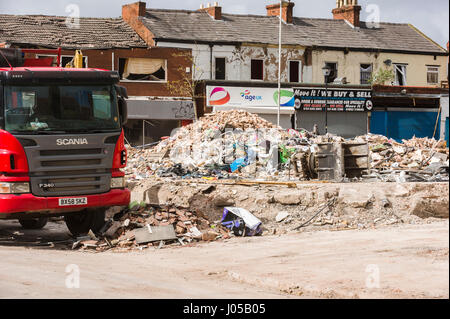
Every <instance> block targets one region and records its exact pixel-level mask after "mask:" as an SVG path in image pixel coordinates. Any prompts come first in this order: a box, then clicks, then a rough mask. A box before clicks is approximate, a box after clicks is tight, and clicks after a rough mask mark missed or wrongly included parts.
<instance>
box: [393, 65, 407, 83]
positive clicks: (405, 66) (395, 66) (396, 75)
mask: <svg viewBox="0 0 450 319" xmlns="http://www.w3.org/2000/svg"><path fill="white" fill-rule="evenodd" d="M393 65H394V74H395V80H394V81H395V85H396V86H407V85H408V69H407V66H408V64H407V63H393ZM399 66H401V67H404V70H405V74H404V76H405V83H404V84H400V82H399V81H398V74H397V67H399Z"/></svg>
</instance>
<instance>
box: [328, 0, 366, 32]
mask: <svg viewBox="0 0 450 319" xmlns="http://www.w3.org/2000/svg"><path fill="white" fill-rule="evenodd" d="M360 13H361V6H359V5H358V0H336V8H335V9H333V19H335V20H347V21H348V22H350V23H351V24H352V25H353V26H354V27H356V28H359V26H360Z"/></svg>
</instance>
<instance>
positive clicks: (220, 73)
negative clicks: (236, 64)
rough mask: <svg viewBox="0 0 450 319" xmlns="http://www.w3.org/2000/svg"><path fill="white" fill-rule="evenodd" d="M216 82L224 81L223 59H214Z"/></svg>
mask: <svg viewBox="0 0 450 319" xmlns="http://www.w3.org/2000/svg"><path fill="white" fill-rule="evenodd" d="M216 80H225V58H216Z"/></svg>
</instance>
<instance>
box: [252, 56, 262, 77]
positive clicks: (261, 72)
mask: <svg viewBox="0 0 450 319" xmlns="http://www.w3.org/2000/svg"><path fill="white" fill-rule="evenodd" d="M253 61H261V66H262V72H261V75H262V79H253V78H252V77H253ZM264 61H265V60H264V59H251V60H250V81H264V72H265V68H264Z"/></svg>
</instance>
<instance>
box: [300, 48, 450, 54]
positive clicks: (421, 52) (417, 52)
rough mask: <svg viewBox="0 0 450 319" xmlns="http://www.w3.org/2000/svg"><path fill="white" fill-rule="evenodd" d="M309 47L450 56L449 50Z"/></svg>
mask: <svg viewBox="0 0 450 319" xmlns="http://www.w3.org/2000/svg"><path fill="white" fill-rule="evenodd" d="M308 47H309V48H312V49H313V50H314V49H322V50H334V51H346V50H348V51H356V52H380V53H381V52H383V53H400V54H419V55H436V56H448V55H449V52H447V51H445V52H440V51H439V52H438V51H436V52H431V51H414V50H397V49H378V48H358V47H355V48H351V47H332V46H317V45H312V46H308Z"/></svg>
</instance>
